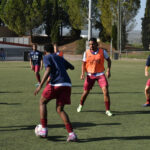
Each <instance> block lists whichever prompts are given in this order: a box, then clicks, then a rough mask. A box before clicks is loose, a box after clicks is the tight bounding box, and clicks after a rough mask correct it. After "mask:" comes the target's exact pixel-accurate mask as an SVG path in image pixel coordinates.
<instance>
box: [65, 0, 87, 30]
mask: <svg viewBox="0 0 150 150" xmlns="http://www.w3.org/2000/svg"><path fill="white" fill-rule="evenodd" d="M84 2H85V0H66V4H67V6H68V15H69V20H70V23H71V26H72V27H73V28H74V29H80V30H81V29H83V27H84V25H85V22H86V18H87V8H86V5H82V4H83V3H84Z"/></svg>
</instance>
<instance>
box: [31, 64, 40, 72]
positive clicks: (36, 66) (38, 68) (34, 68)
mask: <svg viewBox="0 0 150 150" xmlns="http://www.w3.org/2000/svg"><path fill="white" fill-rule="evenodd" d="M32 70H33V71H34V72H39V71H40V66H39V65H35V66H33V65H32Z"/></svg>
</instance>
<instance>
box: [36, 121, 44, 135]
mask: <svg viewBox="0 0 150 150" xmlns="http://www.w3.org/2000/svg"><path fill="white" fill-rule="evenodd" d="M41 129H42V125H41V124H38V125H37V126H36V127H35V135H36V136H40V135H39V132H40V130H41Z"/></svg>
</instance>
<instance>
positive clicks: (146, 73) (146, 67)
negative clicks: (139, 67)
mask: <svg viewBox="0 0 150 150" xmlns="http://www.w3.org/2000/svg"><path fill="white" fill-rule="evenodd" d="M148 68H149V67H148V66H145V76H146V77H147V76H148Z"/></svg>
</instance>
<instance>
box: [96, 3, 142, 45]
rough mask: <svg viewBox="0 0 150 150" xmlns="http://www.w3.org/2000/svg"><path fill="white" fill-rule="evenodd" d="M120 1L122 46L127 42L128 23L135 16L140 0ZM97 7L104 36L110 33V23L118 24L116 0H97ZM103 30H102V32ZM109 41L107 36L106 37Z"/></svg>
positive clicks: (109, 35) (108, 35)
mask: <svg viewBox="0 0 150 150" xmlns="http://www.w3.org/2000/svg"><path fill="white" fill-rule="evenodd" d="M120 2H121V25H122V33H123V34H122V44H123V45H122V47H124V45H125V44H126V43H127V31H128V30H131V29H129V28H128V27H129V25H130V24H132V22H133V18H134V17H135V16H136V14H137V12H138V9H139V8H140V0H129V1H124V2H122V1H120ZM97 7H98V8H99V10H100V11H101V15H100V20H101V22H102V26H103V27H104V31H105V34H106V35H107V36H106V37H111V35H112V27H111V26H112V25H113V24H114V23H115V24H118V0H98V4H97ZM104 31H103V32H104ZM103 37H104V36H103ZM106 40H107V41H109V38H108V39H106Z"/></svg>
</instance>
